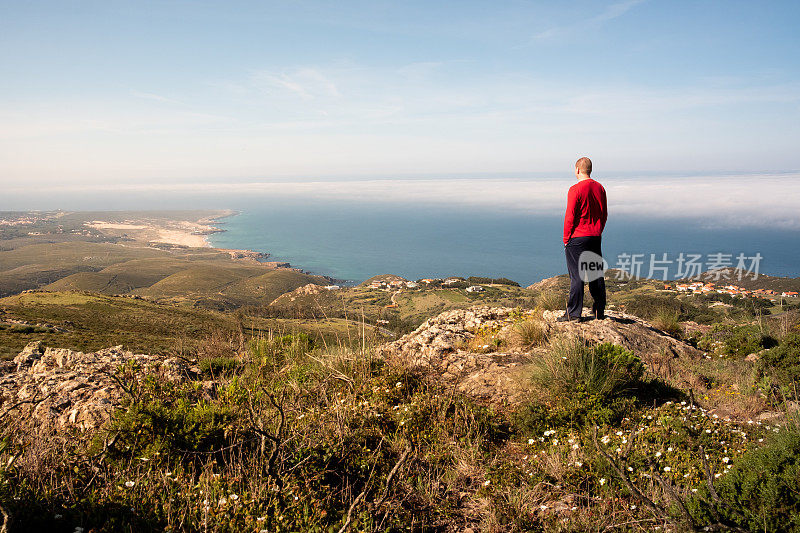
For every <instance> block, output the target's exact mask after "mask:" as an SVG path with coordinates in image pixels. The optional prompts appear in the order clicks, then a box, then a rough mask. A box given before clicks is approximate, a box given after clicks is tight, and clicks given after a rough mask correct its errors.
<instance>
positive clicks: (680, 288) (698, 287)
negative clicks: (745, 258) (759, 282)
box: [664, 281, 798, 300]
mask: <svg viewBox="0 0 800 533" xmlns="http://www.w3.org/2000/svg"><path fill="white" fill-rule="evenodd" d="M664 289H666V290H673V289H672V287H671V286H670V285H664ZM674 290H676V291H677V292H688V293H692V294H704V293H709V292H716V293H719V294H730V295H731V296H739V297H741V298H767V299H769V300H774V299H775V298H776V297H778V296H782V297H784V298H797V297H798V293H797V292H795V291H784V292H780V293H779V292H777V291H774V290H772V289H753V290H749V289H745V288H744V287H739V286H737V285H724V286H721V287H716V286H715V285H714V284H713V283H710V282H705V283H704V282H701V281H696V282H694V283H677V284H675V289H674Z"/></svg>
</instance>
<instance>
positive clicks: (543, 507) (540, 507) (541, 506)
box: [539, 505, 547, 511]
mask: <svg viewBox="0 0 800 533" xmlns="http://www.w3.org/2000/svg"><path fill="white" fill-rule="evenodd" d="M539 509H541V510H542V511H545V510H546V509H547V506H546V505H540V506H539Z"/></svg>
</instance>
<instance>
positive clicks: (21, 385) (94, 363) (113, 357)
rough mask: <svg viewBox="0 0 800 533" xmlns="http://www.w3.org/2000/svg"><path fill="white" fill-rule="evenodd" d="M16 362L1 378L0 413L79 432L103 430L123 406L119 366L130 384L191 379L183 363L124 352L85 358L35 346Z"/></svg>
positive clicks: (114, 349)
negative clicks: (129, 372)
mask: <svg viewBox="0 0 800 533" xmlns="http://www.w3.org/2000/svg"><path fill="white" fill-rule="evenodd" d="M14 362H15V363H16V371H12V372H7V373H5V374H0V413H3V415H5V416H9V414H10V413H9V412H8V410H10V409H11V408H12V407H15V408H14V409H13V410H12V414H14V415H18V414H19V415H21V416H23V417H25V416H29V417H32V418H34V419H36V420H38V421H40V422H46V423H54V424H56V425H59V426H68V425H72V426H76V427H78V428H80V429H82V430H93V429H98V428H100V427H102V426H103V425H104V424H105V423H106V422H108V421H109V420H110V418H111V414H112V412H113V410H114V409H115V408H116V407H117V406H119V405H120V404H121V403H122V401H123V399H124V395H125V392H124V390H123V386H122V384H121V383H120V382H119V381H118V379H119V377H118V375H117V372H118V370H119V369H120V368H121V367H123V366H124V367H126V368H130V369H131V370H132V371H133V379H141V378H143V377H144V376H147V375H150V374H159V375H160V376H161V377H163V378H164V379H167V380H170V381H183V380H185V379H187V378H189V377H190V376H191V370H190V369H189V367H188V365H187V364H186V363H185V362H184V361H183V360H181V359H178V358H166V357H162V356H154V355H144V354H134V353H132V352H128V351H125V350H123V348H122V346H114V347H111V348H105V349H103V350H99V351H97V352H93V353H83V352H78V351H74V350H68V349H64V348H45V347H44V346H43V345H42V344H41V342H33V343H30V344H28V345H27V346H26V347H25V349H24V350H22V352H20V353H19V355H17V356H16V357H15V358H14ZM126 386H127V385H126ZM20 402H22V403H20Z"/></svg>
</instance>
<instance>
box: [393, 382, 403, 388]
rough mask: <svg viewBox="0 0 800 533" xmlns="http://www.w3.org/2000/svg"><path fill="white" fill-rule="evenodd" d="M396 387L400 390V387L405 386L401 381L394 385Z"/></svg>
mask: <svg viewBox="0 0 800 533" xmlns="http://www.w3.org/2000/svg"><path fill="white" fill-rule="evenodd" d="M394 386H395V387H397V388H398V389H399V388H400V387H402V386H403V384H402V383H401V382H400V381H398V382H397V383H395V384H394Z"/></svg>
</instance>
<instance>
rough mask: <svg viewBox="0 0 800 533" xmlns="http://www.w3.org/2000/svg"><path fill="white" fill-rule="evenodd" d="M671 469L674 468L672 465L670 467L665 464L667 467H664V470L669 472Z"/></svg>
mask: <svg viewBox="0 0 800 533" xmlns="http://www.w3.org/2000/svg"><path fill="white" fill-rule="evenodd" d="M671 470H672V469H671V468H670V467H668V466H665V467H664V472H669V471H671Z"/></svg>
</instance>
